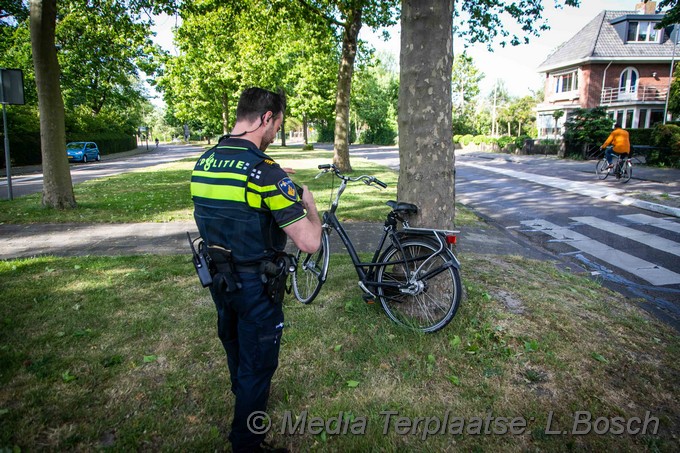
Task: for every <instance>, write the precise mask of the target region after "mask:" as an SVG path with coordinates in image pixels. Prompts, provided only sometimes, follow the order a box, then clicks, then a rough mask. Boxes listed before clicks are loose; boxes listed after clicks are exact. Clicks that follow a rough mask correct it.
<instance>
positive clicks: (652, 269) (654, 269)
mask: <svg viewBox="0 0 680 453" xmlns="http://www.w3.org/2000/svg"><path fill="white" fill-rule="evenodd" d="M521 223H522V225H524V226H527V227H529V228H531V229H533V230H535V231H540V232H542V233H545V234H547V235H549V236H552V237H554V238H555V239H558V240H560V241H563V242H565V243H567V244H569V245H571V246H572V247H574V248H576V249H578V250H581V251H582V252H584V253H587V254H589V255H591V256H594V257H595V258H598V259H600V260H602V261H604V262H606V263H608V264H610V265H612V266H614V267H617V268H619V269H623V270H624V271H626V272H629V273H631V274H633V275H637V276H638V277H640V278H642V279H643V280H646V281H648V282H649V283H651V284H652V285H655V286H660V285H676V284H678V283H680V274H677V273H675V272H673V271H670V270H668V269H666V268H664V267H661V266H657V265H656V264H654V263H650V262H649V261H645V260H643V259H640V258H637V257H635V256H633V255H630V254H628V253H625V252H622V251H620V250H618V249H615V248H612V247H610V246H608V245H606V244H603V243H601V242H598V241H596V240H594V239H590V238H589V237H588V236H584V235H582V234H580V233H577V232H575V231H572V230H570V229H569V228H566V227H561V226H558V225H555V224H553V223H550V222H548V221H547V220H543V219H535V220H524V221H522V222H521Z"/></svg>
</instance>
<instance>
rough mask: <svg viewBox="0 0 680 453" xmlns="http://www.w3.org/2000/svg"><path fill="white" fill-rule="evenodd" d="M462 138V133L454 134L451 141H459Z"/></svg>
mask: <svg viewBox="0 0 680 453" xmlns="http://www.w3.org/2000/svg"><path fill="white" fill-rule="evenodd" d="M462 138H463V136H462V135H460V134H456V135H454V136H453V143H460V140H461V139H462Z"/></svg>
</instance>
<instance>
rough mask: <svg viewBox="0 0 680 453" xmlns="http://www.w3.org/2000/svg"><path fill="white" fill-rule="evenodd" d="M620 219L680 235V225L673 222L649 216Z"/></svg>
mask: <svg viewBox="0 0 680 453" xmlns="http://www.w3.org/2000/svg"><path fill="white" fill-rule="evenodd" d="M619 217H621V218H622V219H625V220H628V221H629V222H634V223H639V224H642V225H650V226H653V227H655V228H662V229H664V230H668V231H672V232H674V233H680V223H677V222H673V221H672V220H666V219H660V218H658V217H652V216H651V215H647V214H631V215H620V216H619Z"/></svg>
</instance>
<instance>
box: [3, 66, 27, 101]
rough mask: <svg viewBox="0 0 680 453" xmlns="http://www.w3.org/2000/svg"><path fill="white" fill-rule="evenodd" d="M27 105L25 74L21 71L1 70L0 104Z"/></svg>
mask: <svg viewBox="0 0 680 453" xmlns="http://www.w3.org/2000/svg"><path fill="white" fill-rule="evenodd" d="M25 103H26V102H25V101H24V73H23V72H22V71H21V69H0V104H18V105H23V104H25Z"/></svg>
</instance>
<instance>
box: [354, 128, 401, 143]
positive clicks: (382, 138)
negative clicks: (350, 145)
mask: <svg viewBox="0 0 680 453" xmlns="http://www.w3.org/2000/svg"><path fill="white" fill-rule="evenodd" d="M396 136H397V133H396V132H395V131H393V130H392V129H390V128H389V127H380V128H379V129H377V130H375V131H374V130H372V129H367V130H365V131H363V132H362V133H361V135H360V136H359V143H369V144H373V145H394V139H395V137H396Z"/></svg>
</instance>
